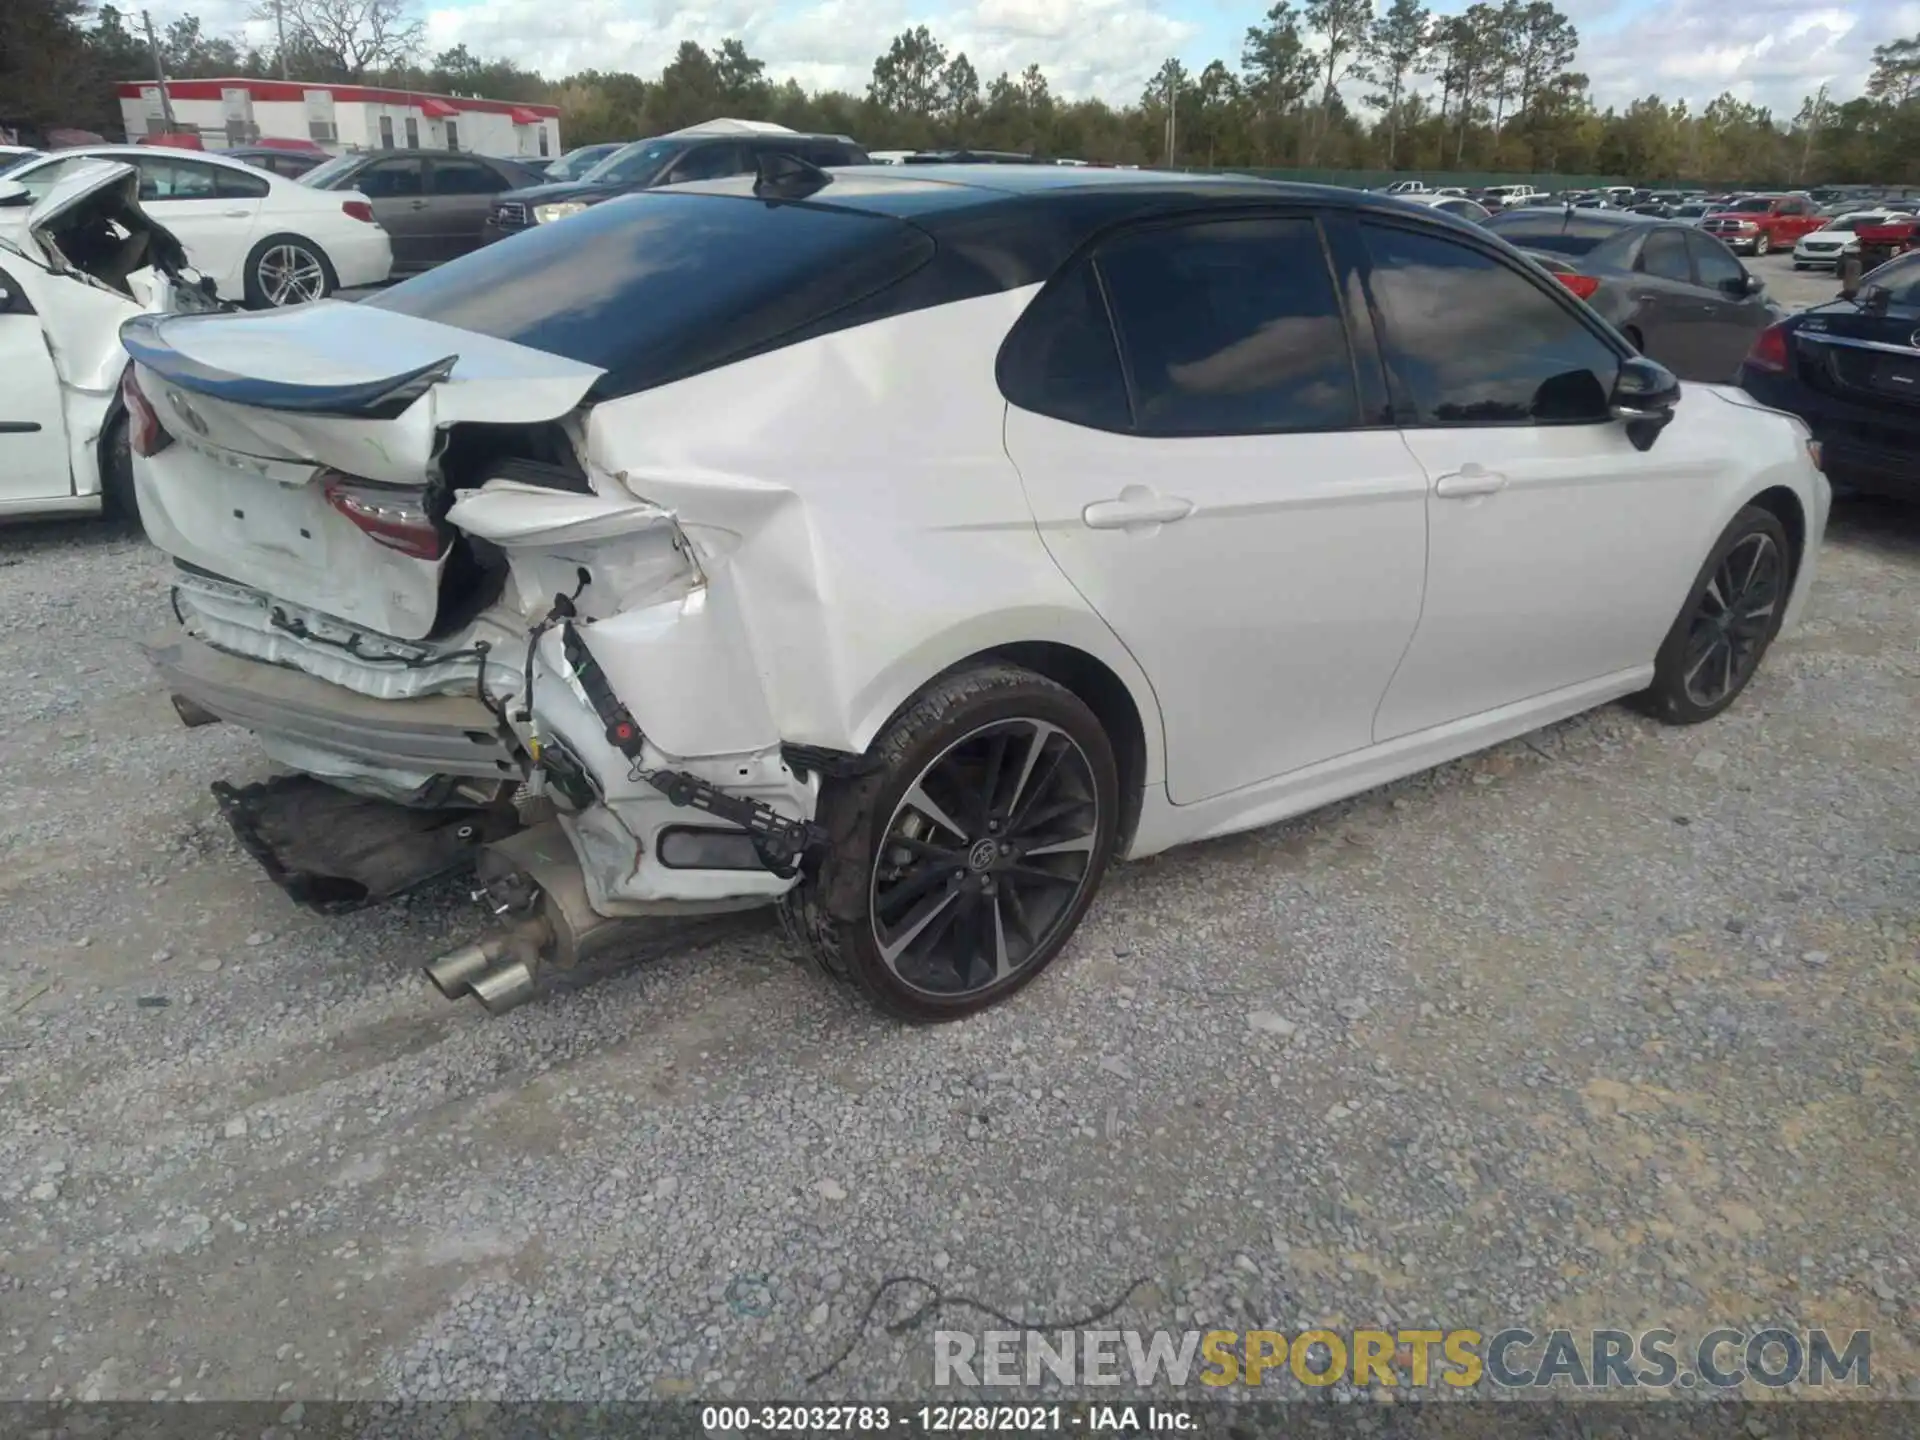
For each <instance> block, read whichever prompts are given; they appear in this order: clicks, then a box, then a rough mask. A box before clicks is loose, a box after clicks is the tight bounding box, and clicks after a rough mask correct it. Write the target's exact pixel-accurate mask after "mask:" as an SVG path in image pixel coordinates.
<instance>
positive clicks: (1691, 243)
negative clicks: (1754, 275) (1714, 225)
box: [1687, 230, 1747, 290]
mask: <svg viewBox="0 0 1920 1440" xmlns="http://www.w3.org/2000/svg"><path fill="white" fill-rule="evenodd" d="M1687 249H1688V250H1690V251H1692V252H1693V266H1694V270H1695V272H1696V273H1697V274H1698V275H1699V277H1700V283H1701V284H1702V285H1704V286H1706V287H1707V288H1708V289H1709V290H1725V289H1727V288H1728V287H1730V286H1732V285H1736V284H1739V283H1741V282H1743V281H1744V280H1745V279H1746V274H1747V272H1746V270H1745V269H1743V268H1742V267H1741V264H1740V262H1739V261H1738V260H1736V259H1734V258H1733V252H1732V251H1731V250H1729V249H1727V247H1726V246H1724V245H1722V244H1721V243H1720V242H1719V241H1718V240H1716V239H1714V238H1713V237H1712V236H1711V235H1708V234H1705V233H1704V232H1702V231H1699V230H1693V231H1689V232H1688V233H1687Z"/></svg>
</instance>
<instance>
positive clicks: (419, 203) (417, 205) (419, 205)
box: [407, 200, 427, 210]
mask: <svg viewBox="0 0 1920 1440" xmlns="http://www.w3.org/2000/svg"><path fill="white" fill-rule="evenodd" d="M407 208H408V209H409V210H424V209H426V208H427V202H426V201H424V200H416V201H414V202H413V203H412V204H411V205H409V206H407Z"/></svg>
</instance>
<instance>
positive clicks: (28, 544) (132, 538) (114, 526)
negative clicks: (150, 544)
mask: <svg viewBox="0 0 1920 1440" xmlns="http://www.w3.org/2000/svg"><path fill="white" fill-rule="evenodd" d="M146 543H147V542H146V540H145V539H144V538H143V537H141V536H139V535H136V534H135V533H134V532H133V530H132V529H131V528H129V527H128V526H126V525H124V524H121V523H120V522H118V521H114V520H104V519H101V518H100V517H99V516H92V515H90V516H85V517H83V518H80V519H76V520H21V521H18V522H9V523H8V524H7V525H5V526H0V567H4V566H7V565H18V564H20V563H21V562H22V561H23V560H27V559H30V558H32V557H33V556H35V555H42V554H45V553H46V552H47V551H49V550H88V551H91V550H105V549H116V548H118V549H131V548H133V547H135V546H139V547H141V548H143V549H144V548H145V547H146Z"/></svg>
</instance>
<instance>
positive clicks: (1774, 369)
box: [1747, 323, 1790, 375]
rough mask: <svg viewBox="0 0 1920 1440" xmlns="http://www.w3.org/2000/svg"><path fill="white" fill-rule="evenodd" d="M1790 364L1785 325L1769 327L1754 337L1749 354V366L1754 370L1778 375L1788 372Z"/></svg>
mask: <svg viewBox="0 0 1920 1440" xmlns="http://www.w3.org/2000/svg"><path fill="white" fill-rule="evenodd" d="M1789 363H1790V358H1789V356H1788V354H1787V327H1786V325H1785V324H1784V323H1783V324H1779V325H1769V326H1768V327H1767V328H1766V329H1764V330H1762V331H1761V332H1760V333H1759V334H1758V335H1756V336H1754V337H1753V348H1752V349H1751V350H1749V351H1748V352H1747V364H1748V365H1749V366H1751V367H1752V368H1753V369H1755V370H1764V371H1766V372H1767V373H1768V374H1770V375H1778V374H1781V373H1782V372H1784V371H1785V370H1786V368H1787V366H1788V364H1789Z"/></svg>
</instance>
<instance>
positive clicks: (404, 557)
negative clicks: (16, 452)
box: [120, 301, 603, 639]
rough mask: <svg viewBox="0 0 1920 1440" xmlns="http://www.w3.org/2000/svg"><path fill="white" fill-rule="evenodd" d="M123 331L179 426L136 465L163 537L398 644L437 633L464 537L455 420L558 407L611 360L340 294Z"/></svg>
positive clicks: (161, 408) (184, 552)
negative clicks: (448, 458) (458, 518)
mask: <svg viewBox="0 0 1920 1440" xmlns="http://www.w3.org/2000/svg"><path fill="white" fill-rule="evenodd" d="M120 334H121V340H122V343H123V344H124V345H125V346H126V348H127V351H128V353H129V354H130V355H131V356H132V357H133V360H134V380H135V383H136V384H137V386H138V388H139V390H140V392H141V393H142V394H143V395H144V396H145V398H146V400H147V402H148V403H149V404H150V405H151V406H152V408H153V410H154V412H155V414H156V416H157V417H158V419H159V422H160V425H161V427H162V428H163V429H164V431H165V432H166V435H167V436H168V437H169V442H168V443H164V444H163V447H162V448H160V449H159V450H158V451H156V452H155V453H153V454H150V455H145V456H141V457H139V458H138V459H137V460H136V463H135V472H136V477H137V480H138V484H139V491H140V509H141V515H142V518H143V520H144V521H145V524H146V528H147V531H148V534H149V535H150V536H151V537H152V539H153V540H154V542H155V543H156V544H158V545H159V546H160V547H161V548H162V549H164V550H166V551H167V552H168V553H170V554H172V555H173V556H174V557H175V558H177V559H180V560H183V561H186V562H187V563H189V564H191V565H194V566H198V567H199V568H201V569H204V570H208V571H211V572H212V573H214V574H216V575H221V576H225V577H226V578H228V579H230V580H234V581H238V582H239V583H241V584H243V585H249V586H252V587H254V588H256V589H260V590H264V591H266V592H267V593H268V594H271V595H275V596H278V597H280V598H282V599H285V600H290V601H293V602H295V603H297V604H299V605H304V606H310V607H311V608H313V609H315V610H318V611H321V612H323V613H325V614H329V615H334V616H337V617H339V618H341V619H343V620H348V621H351V622H353V623H355V624H359V625H363V626H365V627H367V628H369V629H372V630H376V631H379V632H381V633H383V634H387V635H393V636H397V637H400V638H403V639H421V638H424V637H426V636H428V635H429V634H431V633H432V632H433V629H434V625H435V621H436V617H437V616H438V614H439V611H440V601H441V583H442V578H443V576H444V575H445V574H446V572H447V570H448V568H449V564H450V562H451V561H452V560H453V557H454V555H455V551H456V549H457V547H458V545H459V543H460V542H459V540H458V537H457V536H456V535H455V534H454V533H453V532H452V530H451V529H450V527H448V526H447V525H446V524H445V523H444V517H445V513H446V509H447V507H448V505H449V504H450V503H451V499H452V497H451V494H450V493H449V487H448V485H447V484H446V483H445V481H444V477H443V475H442V473H441V469H440V463H439V461H440V457H441V454H442V451H443V447H444V444H445V440H444V437H445V435H446V432H448V431H449V430H451V429H453V428H454V427H456V426H460V425H478V424H484V425H488V426H504V427H512V426H526V425H536V424H540V423H544V422H549V421H555V420H559V419H561V418H563V417H564V416H566V415H567V414H569V413H570V412H571V411H572V410H573V409H574V408H575V407H577V406H578V405H579V404H580V402H581V401H582V400H583V399H584V398H585V397H586V394H587V391H588V389H589V388H590V387H591V386H592V385H593V383H594V381H595V380H597V379H598V378H599V377H600V375H601V374H602V373H603V372H602V371H601V370H599V369H598V368H596V367H594V366H591V365H585V364H581V363H580V362H578V361H573V360H567V359H563V358H561V357H560V356H557V355H550V354H547V353H546V352H544V351H540V350H534V349H530V348H528V347H526V346H523V345H516V344H513V343H512V342H510V341H504V340H496V339H492V338H490V337H487V336H484V335H478V334H475V333H473V332H471V331H466V330H460V329H456V328H454V327H453V326H449V325H442V324H439V323H438V322H435V321H431V320H422V319H418V318H416V317H413V316H409V315H403V314H400V313H398V312H396V311H392V310H384V309H375V308H372V307H365V306H359V305H351V304H348V303H345V302H341V301H321V302H319V303H317V304H313V305H306V306H299V307H295V308H291V309H286V310H272V311H261V312H257V313H253V314H244V315H219V316H141V317H138V318H136V319H133V320H129V321H128V322H127V323H126V324H125V325H124V326H122V327H121V332H120Z"/></svg>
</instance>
